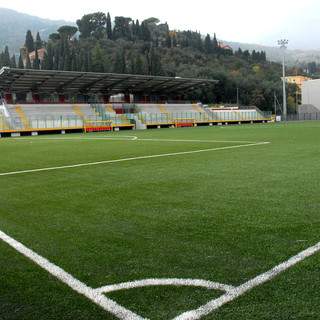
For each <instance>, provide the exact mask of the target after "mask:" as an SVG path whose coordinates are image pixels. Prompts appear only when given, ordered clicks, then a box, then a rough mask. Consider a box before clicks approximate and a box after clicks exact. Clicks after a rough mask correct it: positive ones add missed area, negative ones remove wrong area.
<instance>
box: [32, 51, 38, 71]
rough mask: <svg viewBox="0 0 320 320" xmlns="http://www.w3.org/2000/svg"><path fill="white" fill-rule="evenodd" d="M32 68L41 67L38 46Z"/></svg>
mask: <svg viewBox="0 0 320 320" xmlns="http://www.w3.org/2000/svg"><path fill="white" fill-rule="evenodd" d="M32 68H33V69H40V64H39V55H38V48H37V47H35V52H34V59H33V62H32Z"/></svg>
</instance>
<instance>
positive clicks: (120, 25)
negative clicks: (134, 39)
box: [113, 17, 132, 40]
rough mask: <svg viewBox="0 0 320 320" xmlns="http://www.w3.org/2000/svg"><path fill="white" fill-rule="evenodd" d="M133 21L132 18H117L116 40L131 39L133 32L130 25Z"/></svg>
mask: <svg viewBox="0 0 320 320" xmlns="http://www.w3.org/2000/svg"><path fill="white" fill-rule="evenodd" d="M131 21H132V19H131V18H125V17H115V20H114V28H113V35H114V38H115V39H119V38H124V39H127V40H130V39H131V32H130V28H129V23H130V22H131Z"/></svg>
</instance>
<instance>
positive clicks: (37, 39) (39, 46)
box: [36, 32, 43, 50]
mask: <svg viewBox="0 0 320 320" xmlns="http://www.w3.org/2000/svg"><path fill="white" fill-rule="evenodd" d="M36 47H37V48H38V50H39V49H42V48H43V42H42V40H41V38H40V33H39V32H37V36H36Z"/></svg>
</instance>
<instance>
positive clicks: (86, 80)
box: [0, 67, 218, 94]
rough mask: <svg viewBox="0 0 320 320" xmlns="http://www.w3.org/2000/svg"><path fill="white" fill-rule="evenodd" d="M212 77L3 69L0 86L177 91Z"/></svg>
mask: <svg viewBox="0 0 320 320" xmlns="http://www.w3.org/2000/svg"><path fill="white" fill-rule="evenodd" d="M217 82H218V81H217V80H212V79H197V78H179V77H175V78H174V77H159V76H150V75H135V74H116V73H95V72H75V71H57V70H34V69H11V68H8V67H4V68H2V69H1V70H0V90H6V91H8V92H10V93H14V92H29V91H34V92H37V93H52V92H63V93H100V92H101V93H105V94H117V93H132V94H139V93H148V94H152V93H166V94H169V93H175V92H179V93H181V94H183V93H186V92H188V91H194V90H197V89H199V88H203V87H207V86H212V85H213V84H214V83H217Z"/></svg>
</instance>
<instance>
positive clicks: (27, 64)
mask: <svg viewBox="0 0 320 320" xmlns="http://www.w3.org/2000/svg"><path fill="white" fill-rule="evenodd" d="M26 69H31V62H30V57H29V55H28V54H27V59H26Z"/></svg>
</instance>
